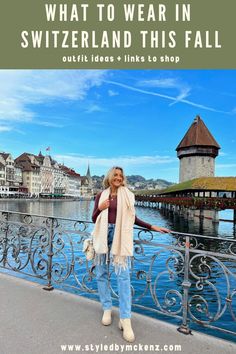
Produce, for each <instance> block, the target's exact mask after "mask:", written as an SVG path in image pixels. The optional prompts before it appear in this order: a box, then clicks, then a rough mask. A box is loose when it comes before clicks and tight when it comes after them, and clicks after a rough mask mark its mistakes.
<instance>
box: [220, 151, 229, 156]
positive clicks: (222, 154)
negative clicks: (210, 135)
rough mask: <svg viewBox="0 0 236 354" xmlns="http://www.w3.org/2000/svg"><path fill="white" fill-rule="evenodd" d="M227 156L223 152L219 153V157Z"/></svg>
mask: <svg viewBox="0 0 236 354" xmlns="http://www.w3.org/2000/svg"><path fill="white" fill-rule="evenodd" d="M227 155H228V154H227V153H226V152H224V151H220V152H219V156H227Z"/></svg>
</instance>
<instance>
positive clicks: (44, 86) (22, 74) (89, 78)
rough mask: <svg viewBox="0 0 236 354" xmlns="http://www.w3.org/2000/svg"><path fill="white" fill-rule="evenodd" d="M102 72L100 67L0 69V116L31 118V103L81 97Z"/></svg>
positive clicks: (31, 119) (33, 116)
mask: <svg viewBox="0 0 236 354" xmlns="http://www.w3.org/2000/svg"><path fill="white" fill-rule="evenodd" d="M105 75H106V71H102V70H71V71H70V70H41V71H38V70H33V71H31V70H0V120H2V121H5V122H11V121H17V122H29V121H34V118H35V116H36V114H35V113H34V108H33V104H37V103H42V102H43V103H45V102H54V101H56V100H58V99H64V100H83V99H84V98H85V97H86V95H87V94H88V91H89V89H90V88H91V87H94V86H99V85H101V84H102V80H103V78H104V77H105Z"/></svg>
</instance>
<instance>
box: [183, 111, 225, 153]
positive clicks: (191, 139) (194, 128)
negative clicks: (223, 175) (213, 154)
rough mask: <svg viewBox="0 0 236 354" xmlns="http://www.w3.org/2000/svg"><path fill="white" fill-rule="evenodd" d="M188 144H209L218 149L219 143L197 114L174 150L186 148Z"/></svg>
mask: <svg viewBox="0 0 236 354" xmlns="http://www.w3.org/2000/svg"><path fill="white" fill-rule="evenodd" d="M190 146H210V147H214V148H216V149H220V146H219V144H218V143H217V142H216V140H215V139H214V138H213V136H212V135H211V133H210V132H209V130H208V128H207V127H206V125H205V123H204V122H203V120H202V119H201V118H200V117H199V116H197V117H196V118H195V119H194V121H193V123H192V125H191V127H190V128H189V130H188V131H187V133H186V134H185V136H184V137H183V139H182V140H181V142H180V143H179V145H178V146H177V148H176V150H177V151H179V150H180V149H184V148H188V147H190Z"/></svg>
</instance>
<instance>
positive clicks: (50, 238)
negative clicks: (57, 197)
mask: <svg viewBox="0 0 236 354" xmlns="http://www.w3.org/2000/svg"><path fill="white" fill-rule="evenodd" d="M49 220H50V232H49V249H48V254H47V255H48V272H47V278H48V283H47V285H46V286H44V287H43V289H44V290H47V291H51V290H53V289H54V287H53V286H52V257H53V235H54V218H50V219H49Z"/></svg>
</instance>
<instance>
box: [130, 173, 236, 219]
mask: <svg viewBox="0 0 236 354" xmlns="http://www.w3.org/2000/svg"><path fill="white" fill-rule="evenodd" d="M135 200H136V205H139V206H146V207H152V208H160V209H167V210H169V211H174V212H177V213H184V214H186V216H188V217H190V218H191V217H194V216H199V217H206V218H209V219H212V220H213V221H218V220H219V219H218V211H220V210H225V209H233V210H234V218H233V220H234V222H235V223H236V177H200V178H195V179H192V180H189V181H186V182H182V183H178V184H174V185H173V186H170V187H169V188H167V189H164V190H156V191H154V190H152V191H139V192H136V195H135Z"/></svg>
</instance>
